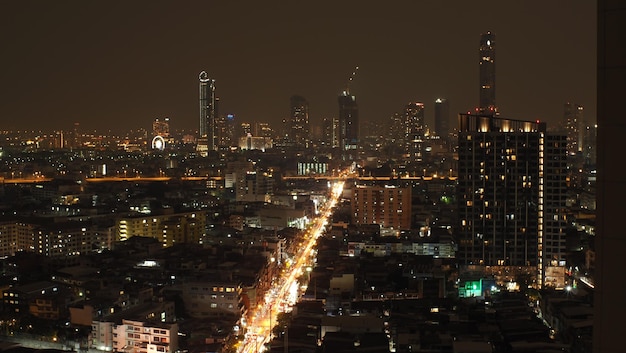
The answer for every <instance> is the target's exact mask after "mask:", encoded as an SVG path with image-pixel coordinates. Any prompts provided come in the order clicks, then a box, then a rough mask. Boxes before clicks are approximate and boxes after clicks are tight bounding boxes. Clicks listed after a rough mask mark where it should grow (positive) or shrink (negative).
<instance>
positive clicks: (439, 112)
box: [435, 98, 450, 139]
mask: <svg viewBox="0 0 626 353" xmlns="http://www.w3.org/2000/svg"><path fill="white" fill-rule="evenodd" d="M435 133H436V134H437V135H438V136H440V137H442V138H444V139H447V138H448V135H449V134H450V104H448V100H447V99H445V98H437V99H436V100H435Z"/></svg>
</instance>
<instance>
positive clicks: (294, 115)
mask: <svg viewBox="0 0 626 353" xmlns="http://www.w3.org/2000/svg"><path fill="white" fill-rule="evenodd" d="M287 129H288V132H287V134H288V142H289V143H290V144H291V145H293V146H296V147H304V148H308V147H309V141H310V139H311V137H310V127H309V102H307V100H306V99H304V97H302V96H298V95H294V96H292V97H291V99H290V114H289V123H288V127H287Z"/></svg>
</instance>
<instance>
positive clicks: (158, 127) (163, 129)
mask: <svg viewBox="0 0 626 353" xmlns="http://www.w3.org/2000/svg"><path fill="white" fill-rule="evenodd" d="M152 136H161V137H163V138H165V139H167V138H169V137H170V118H167V117H166V118H165V119H162V120H159V118H156V119H154V121H153V122H152Z"/></svg>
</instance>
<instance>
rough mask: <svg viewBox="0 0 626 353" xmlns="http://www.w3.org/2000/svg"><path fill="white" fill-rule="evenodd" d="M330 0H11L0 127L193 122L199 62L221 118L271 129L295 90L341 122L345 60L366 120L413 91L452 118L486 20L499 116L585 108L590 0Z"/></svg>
mask: <svg viewBox="0 0 626 353" xmlns="http://www.w3.org/2000/svg"><path fill="white" fill-rule="evenodd" d="M327 5H330V3H316V4H315V5H301V6H298V7H297V8H296V7H293V6H285V7H278V6H277V5H276V6H271V4H270V5H267V4H262V5H260V4H254V3H250V4H246V6H244V9H245V10H244V11H240V9H241V5H236V4H235V5H233V4H209V3H201V2H194V3H191V6H187V7H185V8H183V7H182V6H180V5H177V4H175V3H173V2H169V1H153V2H145V1H138V2H133V3H129V4H116V3H113V4H110V3H106V4H105V3H81V2H73V1H70V2H64V3H61V4H58V3H55V4H50V3H45V2H38V1H33V2H20V3H17V2H15V3H10V4H7V5H5V9H6V11H4V13H5V14H7V17H6V18H5V19H4V21H2V22H3V24H2V25H0V29H1V30H2V31H0V32H1V33H3V34H2V36H3V42H4V43H6V49H5V53H6V55H4V56H3V59H1V60H2V63H3V67H4V68H5V70H4V72H3V78H2V80H0V82H1V83H0V93H1V94H2V97H3V99H2V101H1V102H2V104H1V106H0V108H1V110H0V111H1V112H2V113H1V114H2V118H1V121H3V123H2V124H1V125H2V126H0V128H2V129H42V130H52V129H56V130H61V129H65V130H67V129H70V128H72V127H73V124H74V123H75V122H78V123H79V124H80V128H81V129H85V130H92V129H98V130H106V129H112V130H120V129H134V128H141V127H143V128H148V127H149V126H150V124H151V122H152V121H153V120H154V119H155V118H164V117H169V118H170V119H171V125H172V129H180V128H184V129H192V130H197V129H198V124H197V116H198V112H197V109H198V108H197V104H198V103H197V99H198V97H197V77H198V72H200V71H202V70H206V71H207V74H208V75H209V76H210V77H212V78H214V79H215V80H216V87H217V88H216V96H217V97H219V98H220V113H221V114H227V113H232V114H234V115H235V116H236V117H237V119H239V121H242V122H243V121H246V122H260V121H267V122H270V123H272V124H273V125H275V126H278V125H279V124H280V122H281V121H282V120H283V119H285V118H286V117H288V116H289V107H288V104H286V102H288V100H289V97H291V96H293V95H301V96H303V97H306V98H307V100H308V101H309V105H310V118H311V122H312V123H320V122H321V121H322V119H323V118H337V115H338V111H337V103H336V99H337V98H336V97H337V95H338V94H340V92H341V91H342V90H343V89H344V88H345V86H346V85H347V81H348V78H349V77H350V73H351V72H353V70H354V67H355V66H359V67H360V69H359V72H358V75H357V76H356V77H355V78H354V80H353V81H352V82H351V87H350V88H351V93H352V94H354V95H355V96H356V97H357V100H358V102H359V110H360V115H361V116H360V120H361V121H362V122H366V121H377V120H381V119H385V118H388V117H390V116H391V115H392V114H393V113H394V112H398V111H402V109H403V107H404V106H405V105H406V104H407V103H409V102H412V101H420V102H424V103H425V115H426V122H427V124H428V125H429V126H430V127H432V125H433V116H434V101H435V99H437V98H446V99H447V100H448V101H449V104H450V114H451V116H452V117H454V116H456V114H458V113H460V112H464V111H467V110H469V109H472V108H475V107H476V106H477V105H478V90H477V88H476V87H477V86H478V82H479V78H478V76H479V69H478V58H477V56H478V55H477V54H478V53H477V51H478V42H479V39H480V35H481V33H485V32H487V31H491V32H492V33H494V34H495V35H496V37H497V39H498V49H497V51H498V53H497V55H498V65H497V69H496V75H497V77H498V86H497V93H496V95H497V97H498V101H497V104H498V109H499V111H500V112H501V113H502V114H503V115H505V116H508V117H512V118H518V119H533V120H534V119H539V120H542V121H548V124H549V126H553V125H554V124H555V123H556V122H560V121H561V119H562V117H563V104H564V103H565V102H568V101H569V102H573V103H576V104H580V105H582V106H584V107H585V110H586V111H587V112H595V64H596V60H595V22H596V19H595V13H596V9H595V4H594V3H589V2H584V1H575V2H567V3H564V2H555V3H547V4H544V3H542V2H534V1H533V2H524V3H520V4H501V3H499V2H495V1H493V2H492V1H481V2H478V3H471V4H466V3H464V2H451V3H446V4H441V3H430V2H419V3H399V4H396V5H395V6H389V7H386V8H380V7H378V6H371V5H368V4H362V3H358V2H344V3H341V4H332V8H331V7H330V6H327ZM295 12H298V13H304V14H306V15H307V16H304V17H302V16H292V14H293V13H295ZM418 14H419V16H418ZM8 15H10V16H8ZM472 18H484V19H487V20H485V21H473V20H470V21H468V20H467V19H472ZM572 23H576V26H572V25H571V24H572ZM33 97H36V98H33ZM586 118H588V119H591V120H593V119H595V114H594V113H590V114H587V115H586Z"/></svg>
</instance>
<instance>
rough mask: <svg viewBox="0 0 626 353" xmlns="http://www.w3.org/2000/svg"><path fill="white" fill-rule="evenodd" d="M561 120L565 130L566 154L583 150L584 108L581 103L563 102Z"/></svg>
mask: <svg viewBox="0 0 626 353" xmlns="http://www.w3.org/2000/svg"><path fill="white" fill-rule="evenodd" d="M563 120H564V123H565V131H566V132H567V154H569V155H571V156H575V155H578V154H579V153H581V152H582V151H583V144H584V134H585V122H584V109H583V107H582V106H581V105H578V104H572V103H569V102H567V103H565V106H564V109H563Z"/></svg>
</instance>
